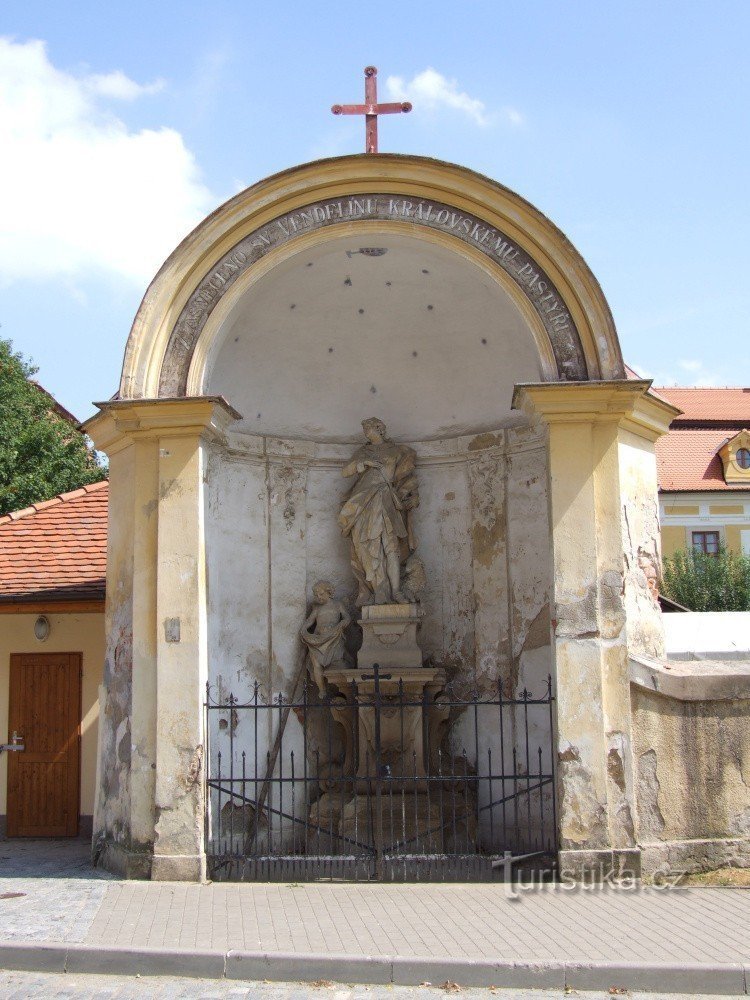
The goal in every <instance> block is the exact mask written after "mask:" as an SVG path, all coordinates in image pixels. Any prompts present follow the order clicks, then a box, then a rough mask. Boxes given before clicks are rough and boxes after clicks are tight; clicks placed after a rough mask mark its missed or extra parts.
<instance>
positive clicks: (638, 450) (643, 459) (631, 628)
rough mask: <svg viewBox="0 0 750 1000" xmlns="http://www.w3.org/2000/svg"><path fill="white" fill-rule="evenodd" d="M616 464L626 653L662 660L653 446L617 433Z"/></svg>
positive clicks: (623, 432) (657, 500)
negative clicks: (617, 455) (623, 579)
mask: <svg viewBox="0 0 750 1000" xmlns="http://www.w3.org/2000/svg"><path fill="white" fill-rule="evenodd" d="M619 459H620V497H621V501H622V541H623V557H624V574H625V610H626V613H627V618H628V621H627V641H628V651H629V652H631V653H635V654H645V655H646V656H654V657H662V656H664V626H663V625H662V616H661V610H660V609H659V604H658V600H657V595H658V586H659V581H660V580H661V535H660V528H659V496H658V486H657V477H656V456H655V453H654V446H653V444H651V443H650V442H648V441H645V440H644V439H643V438H638V437H636V436H635V435H634V434H632V433H630V432H628V431H621V432H620V443H619Z"/></svg>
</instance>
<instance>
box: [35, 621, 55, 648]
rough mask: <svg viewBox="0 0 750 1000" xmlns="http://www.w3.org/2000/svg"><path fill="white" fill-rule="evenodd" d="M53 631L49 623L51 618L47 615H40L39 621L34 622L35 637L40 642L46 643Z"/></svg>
mask: <svg viewBox="0 0 750 1000" xmlns="http://www.w3.org/2000/svg"><path fill="white" fill-rule="evenodd" d="M51 631H52V626H51V625H50V623H49V618H47V616H46V615H39V617H38V618H37V620H36V621H35V622H34V635H35V636H36V637H37V639H38V640H39V642H44V641H45V640H46V639H49V634H50V632H51Z"/></svg>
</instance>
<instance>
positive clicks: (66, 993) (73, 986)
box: [0, 972, 746, 1000]
mask: <svg viewBox="0 0 750 1000" xmlns="http://www.w3.org/2000/svg"><path fill="white" fill-rule="evenodd" d="M612 995H613V994H611V993H610V992H609V991H596V992H591V993H589V992H585V993H584V992H577V991H575V990H571V991H567V992H565V991H563V990H494V989H489V990H478V989H467V990H463V989H459V990H458V991H455V992H454V991H452V990H445V989H440V988H437V989H436V988H430V987H426V986H414V987H411V986H339V985H336V986H329V985H323V984H320V985H312V984H307V983H238V982H227V981H219V982H217V981H215V980H210V981H209V980H202V979H174V978H171V977H161V976H160V977H158V978H148V979H147V978H142V979H137V978H130V977H126V976H83V975H80V976H73V975H67V976H66V975H49V974H40V973H30V972H9V973H3V972H0V998H1V1000H25V998H26V997H35V998H36V997H45V998H49V1000H65V998H76V997H87V998H91V1000H131V998H132V1000H245V998H250V997H252V998H253V1000H297V998H298V997H311V998H314V1000H445V998H446V997H456V998H457V1000H574V998H576V997H578V998H579V1000H612ZM682 995H683V996H684V994H682ZM627 996H628V997H630V998H631V1000H678V998H677V996H676V994H674V993H670V994H664V993H658V994H657V993H628V994H627ZM691 996H692V997H693V1000H709V997H705V996H701V995H698V994H691ZM710 1000H716V998H715V997H712V998H710ZM728 1000H732V997H728ZM734 1000H740V997H735V998H734ZM742 1000H746V998H744V997H743V998H742Z"/></svg>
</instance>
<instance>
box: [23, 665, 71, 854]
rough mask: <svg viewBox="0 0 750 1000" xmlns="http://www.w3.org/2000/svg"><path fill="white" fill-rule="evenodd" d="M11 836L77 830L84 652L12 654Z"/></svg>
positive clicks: (68, 833) (51, 834)
mask: <svg viewBox="0 0 750 1000" xmlns="http://www.w3.org/2000/svg"><path fill="white" fill-rule="evenodd" d="M8 719H9V722H8V737H9V738H10V737H11V736H12V734H13V732H14V731H15V732H17V733H18V735H19V736H22V737H23V739H24V742H25V744H26V749H25V750H22V751H20V752H9V753H8V755H7V757H8V820H7V824H8V836H9V837H75V836H76V835H77V834H78V799H79V787H80V766H81V754H80V730H81V654H80V653H29V654H25V653H24V654H20V653H18V654H13V655H12V656H11V658H10V702H9V705H8Z"/></svg>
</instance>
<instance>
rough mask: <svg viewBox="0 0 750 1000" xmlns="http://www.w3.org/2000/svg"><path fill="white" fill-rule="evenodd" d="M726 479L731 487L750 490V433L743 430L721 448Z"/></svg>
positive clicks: (720, 454)
mask: <svg viewBox="0 0 750 1000" xmlns="http://www.w3.org/2000/svg"><path fill="white" fill-rule="evenodd" d="M719 456H720V457H721V462H722V465H723V466H724V479H725V480H726V482H727V483H728V484H729V485H730V486H747V487H748V488H750V431H748V430H741V431H740V432H739V433H738V434H735V435H734V437H731V438H729V440H728V441H725V442H724V444H723V445H722V446H721V448H719Z"/></svg>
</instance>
